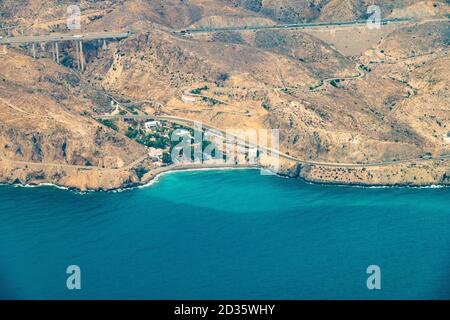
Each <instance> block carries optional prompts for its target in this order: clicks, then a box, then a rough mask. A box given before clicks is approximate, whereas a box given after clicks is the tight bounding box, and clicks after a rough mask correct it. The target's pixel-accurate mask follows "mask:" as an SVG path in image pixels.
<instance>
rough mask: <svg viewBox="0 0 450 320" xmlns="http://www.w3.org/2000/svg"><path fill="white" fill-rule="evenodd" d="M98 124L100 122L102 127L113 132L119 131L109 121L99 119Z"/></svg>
mask: <svg viewBox="0 0 450 320" xmlns="http://www.w3.org/2000/svg"><path fill="white" fill-rule="evenodd" d="M98 122H100V123H101V124H102V125H104V126H107V127H108V128H111V129H113V130H114V131H119V127H118V126H117V125H116V124H115V123H114V122H112V121H111V120H104V119H99V120H98Z"/></svg>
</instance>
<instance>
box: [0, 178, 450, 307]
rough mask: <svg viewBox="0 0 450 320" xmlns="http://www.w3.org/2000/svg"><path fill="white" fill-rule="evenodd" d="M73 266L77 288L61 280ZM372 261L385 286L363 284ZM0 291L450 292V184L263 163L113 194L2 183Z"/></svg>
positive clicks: (82, 295)
mask: <svg viewBox="0 0 450 320" xmlns="http://www.w3.org/2000/svg"><path fill="white" fill-rule="evenodd" d="M69 265H78V266H79V267H80V269H81V290H68V289H67V287H66V280H67V277H68V276H69V275H68V274H66V268H67V267H68V266H69ZM370 265H378V266H379V267H380V269H381V290H368V289H367V286H366V280H367V278H368V277H369V275H368V274H367V273H366V269H367V267H368V266H370ZM0 298H7V299H49V298H54V299H101V298H112V299H118V298H123V299H333V298H337V299H423V298H428V299H445V298H447V299H448V298H450V189H449V188H427V189H411V188H356V187H338V186H320V185H311V184H306V183H303V182H300V181H295V180H288V179H283V178H280V177H277V176H264V175H260V172H259V171H258V170H235V171H218V170H215V171H192V172H178V173H172V174H168V175H164V176H161V177H160V178H159V182H158V183H156V184H153V185H151V186H148V187H146V188H142V189H135V190H129V191H125V192H116V193H87V194H79V193H75V192H71V191H67V190H60V189H56V188H54V187H38V188H22V187H12V186H0Z"/></svg>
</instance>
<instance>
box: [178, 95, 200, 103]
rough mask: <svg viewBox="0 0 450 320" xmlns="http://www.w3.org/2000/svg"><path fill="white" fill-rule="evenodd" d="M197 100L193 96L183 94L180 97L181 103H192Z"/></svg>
mask: <svg viewBox="0 0 450 320" xmlns="http://www.w3.org/2000/svg"><path fill="white" fill-rule="evenodd" d="M196 100H197V99H196V98H195V97H194V96H188V95H185V94H183V95H182V96H181V101H183V102H184V103H194V102H195V101H196Z"/></svg>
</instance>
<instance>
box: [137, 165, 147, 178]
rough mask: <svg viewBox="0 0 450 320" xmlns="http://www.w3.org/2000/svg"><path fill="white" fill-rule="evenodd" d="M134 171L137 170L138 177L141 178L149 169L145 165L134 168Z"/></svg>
mask: <svg viewBox="0 0 450 320" xmlns="http://www.w3.org/2000/svg"><path fill="white" fill-rule="evenodd" d="M134 172H136V175H137V177H138V178H139V180H141V179H142V177H143V176H144V175H145V174H146V173H147V172H148V170H147V169H145V168H143V167H139V168H137V169H134Z"/></svg>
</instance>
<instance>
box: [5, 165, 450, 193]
mask: <svg viewBox="0 0 450 320" xmlns="http://www.w3.org/2000/svg"><path fill="white" fill-rule="evenodd" d="M248 169H255V170H256V169H260V170H269V169H268V168H267V167H265V166H258V165H223V164H222V165H204V164H197V165H178V166H176V165H168V166H163V167H159V168H156V169H153V170H150V171H149V172H147V173H146V174H145V175H144V176H143V177H142V179H140V180H136V181H127V182H124V183H122V184H120V185H118V186H114V187H98V188H79V187H73V186H67V185H64V184H58V183H54V182H38V181H30V182H27V183H25V184H24V183H21V182H18V181H12V182H11V181H4V182H0V184H3V185H11V186H21V187H40V186H53V187H56V188H59V189H64V190H69V191H73V192H82V193H85V192H121V191H127V190H132V189H136V188H143V187H146V186H150V185H152V184H154V183H156V182H157V181H158V178H159V177H160V176H162V175H165V174H170V173H173V172H180V171H202V170H248ZM363 169H364V168H363ZM269 171H270V170H269ZM274 175H277V176H279V177H283V178H289V179H298V180H301V181H303V182H305V183H309V184H315V185H322V186H341V187H345V186H347V187H361V188H441V187H449V186H450V181H449V180H448V179H447V180H443V181H442V183H440V182H430V183H411V182H408V181H405V182H395V183H368V182H355V181H331V180H330V181H323V180H320V179H315V178H314V177H312V176H309V175H308V172H306V173H305V170H302V166H301V165H298V166H296V167H294V168H291V169H289V170H283V171H281V172H278V173H274Z"/></svg>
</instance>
